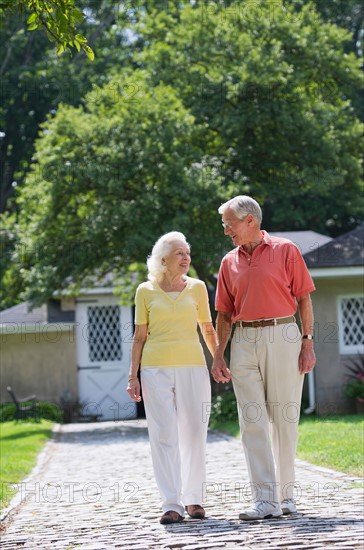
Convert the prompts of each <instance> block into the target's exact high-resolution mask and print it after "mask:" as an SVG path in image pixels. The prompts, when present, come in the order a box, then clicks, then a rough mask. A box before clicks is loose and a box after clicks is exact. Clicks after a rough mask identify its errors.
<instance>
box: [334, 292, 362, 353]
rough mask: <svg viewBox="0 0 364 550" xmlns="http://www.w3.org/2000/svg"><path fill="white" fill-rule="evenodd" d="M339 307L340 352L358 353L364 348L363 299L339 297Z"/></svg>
mask: <svg viewBox="0 0 364 550" xmlns="http://www.w3.org/2000/svg"><path fill="white" fill-rule="evenodd" d="M339 306H340V325H341V326H340V336H341V338H340V344H341V348H342V350H341V351H342V352H344V353H345V352H347V353H354V352H356V351H359V352H360V351H362V349H363V346H364V297H363V296H345V297H341V298H340V303H339Z"/></svg>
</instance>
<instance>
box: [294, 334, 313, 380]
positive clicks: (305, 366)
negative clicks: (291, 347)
mask: <svg viewBox="0 0 364 550" xmlns="http://www.w3.org/2000/svg"><path fill="white" fill-rule="evenodd" d="M315 364H316V356H315V352H314V350H313V345H312V343H311V342H310V341H308V342H306V341H305V340H304V341H303V342H302V348H301V352H300V356H299V358H298V370H299V371H300V373H301V374H306V373H307V372H310V371H312V369H313V367H314V366H315Z"/></svg>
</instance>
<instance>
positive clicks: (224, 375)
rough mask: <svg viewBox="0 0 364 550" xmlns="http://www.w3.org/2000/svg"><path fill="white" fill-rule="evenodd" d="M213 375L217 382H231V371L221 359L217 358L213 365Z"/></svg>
mask: <svg viewBox="0 0 364 550" xmlns="http://www.w3.org/2000/svg"><path fill="white" fill-rule="evenodd" d="M211 374H212V377H213V379H214V380H215V382H222V383H223V384H225V383H226V382H230V379H231V375H230V370H229V369H228V368H227V366H226V363H225V360H224V359H222V358H220V357H215V359H214V362H213V363H212V368H211Z"/></svg>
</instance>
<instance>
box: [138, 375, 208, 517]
mask: <svg viewBox="0 0 364 550" xmlns="http://www.w3.org/2000/svg"><path fill="white" fill-rule="evenodd" d="M141 381H142V388H143V398H144V405H145V412H146V417H147V424H148V432H149V440H150V446H151V451H152V461H153V469H154V475H155V478H156V482H157V485H158V488H159V491H160V494H161V497H162V510H163V512H167V511H168V510H175V511H176V512H178V513H179V514H181V515H182V516H183V515H184V507H185V506H187V505H188V504H202V499H203V496H202V495H203V488H204V484H205V483H206V466H205V464H206V458H205V452H206V438H207V427H208V423H209V417H210V408H211V385H210V377H209V373H208V370H207V368H204V367H200V368H199V367H182V368H172V367H145V368H143V369H142V371H141Z"/></svg>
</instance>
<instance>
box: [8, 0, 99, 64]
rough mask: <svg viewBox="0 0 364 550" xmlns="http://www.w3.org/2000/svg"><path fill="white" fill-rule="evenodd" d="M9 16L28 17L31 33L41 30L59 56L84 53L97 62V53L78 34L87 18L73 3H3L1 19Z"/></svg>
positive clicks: (55, 0) (31, 0)
mask: <svg viewBox="0 0 364 550" xmlns="http://www.w3.org/2000/svg"><path fill="white" fill-rule="evenodd" d="M9 12H12V13H16V12H17V13H18V14H20V15H25V14H26V15H28V14H29V16H28V18H27V28H28V31H34V30H38V29H42V30H45V31H46V34H47V36H48V38H49V39H50V40H52V41H53V42H56V44H57V45H58V49H57V53H58V54H61V53H63V52H64V51H65V49H66V48H68V47H71V48H76V50H77V51H81V49H82V50H83V51H84V52H85V54H86V55H87V57H88V58H89V59H91V60H93V59H94V52H93V51H92V49H91V48H90V46H89V45H88V44H87V38H85V37H84V36H83V35H82V34H80V33H78V32H77V27H78V26H79V25H80V24H81V23H82V21H83V19H84V14H83V13H82V12H81V10H79V9H78V8H77V7H76V6H75V2H74V0H47V2H44V1H43V0H2V2H1V4H0V17H3V16H4V15H7V14H8V13H9Z"/></svg>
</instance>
